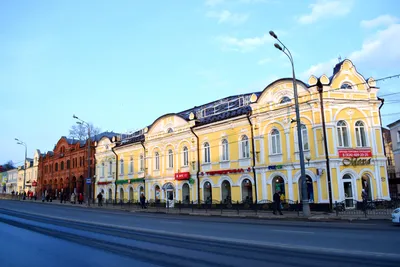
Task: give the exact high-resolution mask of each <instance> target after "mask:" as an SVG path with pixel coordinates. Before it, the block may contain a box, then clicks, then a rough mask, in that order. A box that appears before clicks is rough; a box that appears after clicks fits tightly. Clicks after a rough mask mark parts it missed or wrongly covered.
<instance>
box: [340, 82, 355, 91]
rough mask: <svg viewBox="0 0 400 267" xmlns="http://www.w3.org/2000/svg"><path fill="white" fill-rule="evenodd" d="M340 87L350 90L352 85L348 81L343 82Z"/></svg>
mask: <svg viewBox="0 0 400 267" xmlns="http://www.w3.org/2000/svg"><path fill="white" fill-rule="evenodd" d="M340 89H345V90H351V89H353V87H352V86H351V84H349V83H343V84H342V86H340Z"/></svg>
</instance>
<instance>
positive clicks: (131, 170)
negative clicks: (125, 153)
mask: <svg viewBox="0 0 400 267" xmlns="http://www.w3.org/2000/svg"><path fill="white" fill-rule="evenodd" d="M129 173H133V157H131V158H130V160H129Z"/></svg>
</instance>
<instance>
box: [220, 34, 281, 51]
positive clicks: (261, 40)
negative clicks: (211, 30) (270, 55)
mask: <svg viewBox="0 0 400 267" xmlns="http://www.w3.org/2000/svg"><path fill="white" fill-rule="evenodd" d="M218 40H219V41H220V42H221V43H222V45H223V48H224V49H227V50H233V51H240V52H249V51H252V50H254V49H256V48H258V47H260V46H262V45H264V44H266V43H270V42H272V41H273V39H272V38H271V36H269V34H264V35H263V36H261V37H250V38H243V39H239V38H236V37H230V36H220V37H218Z"/></svg>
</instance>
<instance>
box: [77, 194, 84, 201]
mask: <svg viewBox="0 0 400 267" xmlns="http://www.w3.org/2000/svg"><path fill="white" fill-rule="evenodd" d="M78 203H79V204H82V203H83V195H82V193H79V196H78Z"/></svg>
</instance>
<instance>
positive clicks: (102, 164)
mask: <svg viewBox="0 0 400 267" xmlns="http://www.w3.org/2000/svg"><path fill="white" fill-rule="evenodd" d="M104 169H105V166H104V162H103V163H101V177H104Z"/></svg>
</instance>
